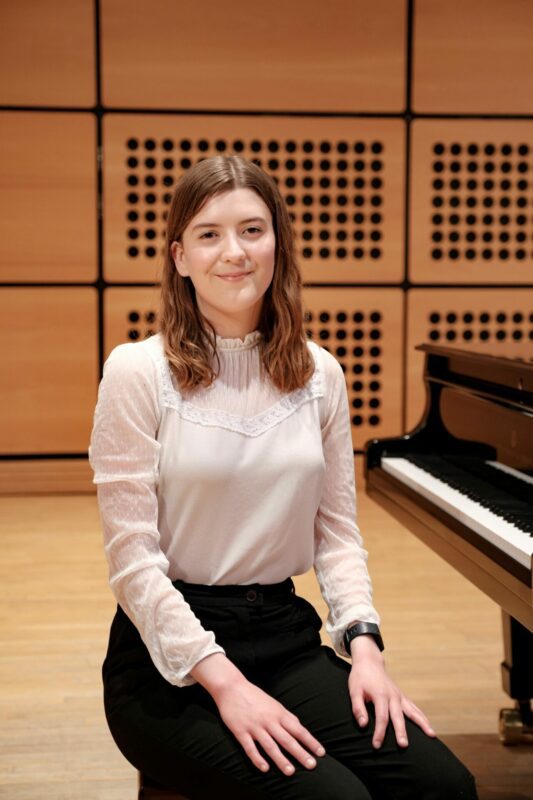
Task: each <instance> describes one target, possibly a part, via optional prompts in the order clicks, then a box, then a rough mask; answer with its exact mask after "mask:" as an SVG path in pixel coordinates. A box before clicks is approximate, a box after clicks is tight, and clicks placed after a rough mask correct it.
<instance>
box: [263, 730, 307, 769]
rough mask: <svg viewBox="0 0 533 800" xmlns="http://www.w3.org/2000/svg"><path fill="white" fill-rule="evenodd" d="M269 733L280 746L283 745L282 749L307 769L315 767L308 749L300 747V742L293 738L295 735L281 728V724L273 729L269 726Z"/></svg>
mask: <svg viewBox="0 0 533 800" xmlns="http://www.w3.org/2000/svg"><path fill="white" fill-rule="evenodd" d="M304 731H305V728H304ZM270 735H271V736H272V737H273V738H274V739H275V741H276V742H277V743H278V744H279V745H281V747H283V749H284V750H286V751H287V752H288V753H290V754H291V755H292V756H294V758H295V759H296V760H297V761H299V762H300V764H302V765H303V766H304V767H306V768H307V769H314V768H315V767H316V760H315V759H314V757H313V756H312V755H311V754H310V753H309V751H308V750H305V749H304V748H303V747H302V745H301V744H300V742H299V741H298V740H297V739H295V737H294V736H292V735H291V734H290V733H289V731H287V730H286V729H285V728H282V727H281V725H280V726H279V727H278V728H277V729H275V730H274V729H272V728H271V729H270ZM311 738H313V737H311Z"/></svg>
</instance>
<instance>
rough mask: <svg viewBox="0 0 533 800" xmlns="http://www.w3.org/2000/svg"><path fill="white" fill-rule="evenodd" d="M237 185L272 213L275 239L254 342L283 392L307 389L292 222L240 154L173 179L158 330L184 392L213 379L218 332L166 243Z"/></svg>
mask: <svg viewBox="0 0 533 800" xmlns="http://www.w3.org/2000/svg"><path fill="white" fill-rule="evenodd" d="M240 188H247V189H252V190H253V191H254V192H256V193H257V194H258V195H259V197H261V198H262V200H263V201H264V203H265V204H266V205H267V206H268V208H269V210H270V213H271V214H272V223H273V228H274V233H275V236H276V248H275V264H274V274H273V278H272V281H271V283H270V286H269V287H268V289H267V290H266V292H265V294H264V296H263V303H262V309H261V315H260V319H259V323H258V326H257V330H259V331H260V332H261V333H262V334H263V336H262V338H261V339H260V340H259V347H260V356H261V364H262V367H263V370H264V371H266V373H267V374H268V375H269V376H270V378H271V380H272V382H273V383H274V385H275V386H277V387H278V389H280V390H281V391H283V392H290V391H292V390H294V389H298V388H301V387H302V386H304V384H305V383H306V382H307V380H308V379H309V377H310V376H311V375H312V374H313V371H314V362H313V358H312V356H311V354H310V352H309V349H308V347H307V344H306V342H307V337H306V335H305V330H304V327H303V325H304V319H303V310H302V298H301V285H302V281H301V276H300V272H299V269H298V266H297V264H296V259H295V254H294V237H293V231H292V225H291V220H290V217H289V213H288V211H287V208H286V206H285V203H284V201H283V198H282V197H281V194H280V192H279V190H278V187H277V185H276V182H275V181H274V180H273V179H272V178H271V177H270V176H269V175H267V174H266V173H265V172H263V170H262V169H261V168H260V167H258V166H257V165H256V164H254V163H253V162H252V161H248V160H247V159H245V158H242V156H237V155H229V156H214V157H212V158H205V159H203V160H201V161H199V162H198V163H196V164H195V165H194V166H192V167H190V168H189V169H188V170H187V172H185V173H184V175H183V176H182V177H181V179H180V180H179V181H178V184H177V185H176V188H175V190H174V194H173V197H172V202H171V205H170V211H169V215H168V221H167V230H166V245H165V263H164V266H163V275H162V279H161V298H160V325H159V330H160V332H161V334H162V336H163V342H164V348H165V355H166V357H167V359H168V361H169V363H170V365H171V369H172V370H173V372H174V374H175V376H176V379H177V382H178V385H179V387H180V388H181V389H182V390H188V389H194V388H195V387H196V386H198V385H199V384H201V385H203V386H209V385H210V384H211V383H212V382H213V381H214V379H215V378H216V373H215V372H214V370H213V368H212V366H211V359H212V356H213V355H214V356H215V357H216V359H217V361H218V353H217V349H216V339H215V335H216V331H215V329H214V328H213V326H212V324H211V323H210V322H209V320H207V319H206V318H205V317H204V316H203V315H202V314H201V313H200V309H199V308H198V305H197V302H196V293H195V289H194V285H193V283H192V281H191V279H190V278H189V277H183V276H181V275H180V274H179V272H178V270H177V269H176V266H175V264H174V259H173V258H172V253H171V245H172V243H173V242H175V241H180V240H181V236H182V234H183V231H184V230H185V228H186V227H187V225H188V224H189V223H190V221H191V220H192V218H193V217H194V216H196V214H197V213H198V212H199V211H200V209H201V208H202V206H203V205H204V203H206V202H207V201H208V200H209V199H210V198H212V197H214V196H215V195H218V194H221V193H222V192H227V191H229V190H231V189H240ZM218 369H219V370H220V361H218Z"/></svg>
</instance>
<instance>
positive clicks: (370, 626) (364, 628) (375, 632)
mask: <svg viewBox="0 0 533 800" xmlns="http://www.w3.org/2000/svg"><path fill="white" fill-rule="evenodd" d="M365 634H366V635H369V636H372V638H373V639H374V641H375V643H376V644H377V646H378V647H379V649H380V650H381V651H383V650H384V649H385V645H384V644H383V639H382V638H381V633H380V632H379V628H378V626H377V625H376V624H375V623H373V622H358V623H357V625H352V626H351V628H348V629H347V630H346V633H345V634H344V646H345V647H346V652H347V653H348V655H349V654H350V642H351V641H352V639H355V637H356V636H364V635H365Z"/></svg>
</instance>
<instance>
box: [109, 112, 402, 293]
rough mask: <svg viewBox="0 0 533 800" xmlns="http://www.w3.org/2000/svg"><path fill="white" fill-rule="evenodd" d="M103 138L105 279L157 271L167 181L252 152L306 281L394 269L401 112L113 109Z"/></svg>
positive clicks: (377, 275)
mask: <svg viewBox="0 0 533 800" xmlns="http://www.w3.org/2000/svg"><path fill="white" fill-rule="evenodd" d="M104 141H105V154H106V157H105V165H104V168H105V180H104V218H105V225H104V237H105V239H104V251H105V255H104V259H105V278H106V280H108V281H116V282H130V281H151V280H159V279H160V271H159V270H160V266H161V263H162V254H163V250H164V230H165V219H166V212H167V210H168V206H169V204H170V200H171V196H172V191H173V187H174V184H175V183H176V181H177V179H178V178H179V177H180V175H181V174H182V173H183V172H184V171H185V170H186V169H188V167H189V166H190V165H191V164H194V163H195V162H196V161H197V160H198V159H200V158H202V157H208V156H211V155H217V154H220V153H225V154H227V153H239V154H242V155H243V156H245V157H247V158H252V159H254V160H256V161H257V162H258V163H260V165H261V166H262V167H263V168H264V169H265V170H266V171H267V172H269V173H270V174H271V175H273V176H274V177H275V178H276V179H277V180H278V182H279V186H280V189H281V192H282V194H283V196H284V197H285V199H286V202H287V204H288V206H289V209H290V211H291V213H292V215H293V218H294V222H295V230H296V234H297V244H298V247H297V249H298V254H299V260H300V265H301V268H302V274H303V277H304V281H307V282H311V281H324V282H333V281H343V282H344V281H348V282H349V281H352V282H356V281H368V282H372V283H380V282H385V281H394V280H401V278H402V276H403V266H402V256H403V227H404V224H403V218H404V207H403V204H404V165H403V155H404V147H405V145H404V123H403V121H402V120H387V119H372V120H363V119H320V118H312V117H294V118H283V119H280V118H277V117H268V116H265V117H253V116H248V117H232V116H222V115H220V116H207V115H206V116H188V115H180V116H171V115H168V116H167V115H157V116H151V115H149V114H145V115H136V114H133V115H132V114H128V115H125V114H113V115H108V116H107V117H106V119H105V126H104Z"/></svg>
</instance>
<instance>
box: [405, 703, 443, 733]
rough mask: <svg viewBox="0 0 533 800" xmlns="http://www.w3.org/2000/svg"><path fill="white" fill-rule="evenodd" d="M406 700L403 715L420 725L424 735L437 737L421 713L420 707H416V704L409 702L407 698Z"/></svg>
mask: <svg viewBox="0 0 533 800" xmlns="http://www.w3.org/2000/svg"><path fill="white" fill-rule="evenodd" d="M405 700H406V702H404V703H403V713H404V714H405V716H406V717H409V719H410V720H412V721H413V722H416V724H417V725H419V726H420V727H421V728H422V730H423V731H424V733H426V734H427V735H428V736H436V735H437V734H436V733H435V731H434V730H433V728H432V727H431V724H430V722H429V720H428V718H427V717H426V715H425V714H424V712H423V711H421V710H420V709H419V708H418V706H415V704H414V703H412V702H411V701H410V700H407V698H405Z"/></svg>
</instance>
